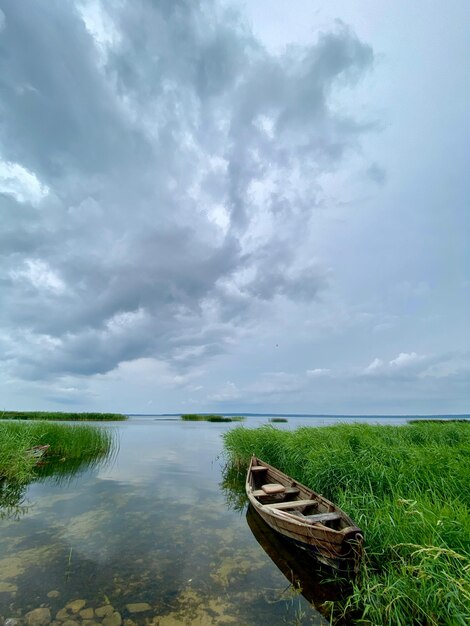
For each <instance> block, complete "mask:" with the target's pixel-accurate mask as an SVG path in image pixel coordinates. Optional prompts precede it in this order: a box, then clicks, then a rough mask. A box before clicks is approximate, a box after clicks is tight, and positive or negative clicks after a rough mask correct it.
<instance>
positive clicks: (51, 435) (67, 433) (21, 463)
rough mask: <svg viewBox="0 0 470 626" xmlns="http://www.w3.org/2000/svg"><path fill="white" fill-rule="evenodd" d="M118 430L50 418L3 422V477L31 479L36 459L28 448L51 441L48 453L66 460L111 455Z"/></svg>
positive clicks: (0, 455) (0, 446) (0, 460)
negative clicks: (62, 421)
mask: <svg viewBox="0 0 470 626" xmlns="http://www.w3.org/2000/svg"><path fill="white" fill-rule="evenodd" d="M113 443H114V434H113V432H112V431H111V430H109V429H107V428H96V427H94V426H88V425H82V424H81V425H73V426H72V425H65V424H51V423H48V422H34V423H19V422H0V477H1V478H6V479H8V480H14V481H16V482H25V481H28V480H30V478H31V477H32V475H33V470H34V466H35V464H36V459H35V458H34V457H33V456H32V455H31V454H29V453H28V450H30V449H31V448H33V447H34V446H38V445H46V444H47V445H49V449H48V452H47V454H48V456H53V457H60V458H63V459H66V460H72V459H93V458H96V457H99V456H105V455H107V454H108V453H109V452H110V450H111V448H112V446H113Z"/></svg>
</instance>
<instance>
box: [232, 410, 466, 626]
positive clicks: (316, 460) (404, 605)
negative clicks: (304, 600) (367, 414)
mask: <svg viewBox="0 0 470 626" xmlns="http://www.w3.org/2000/svg"><path fill="white" fill-rule="evenodd" d="M223 437H224V442H225V449H226V451H227V453H228V455H229V457H230V459H231V460H232V462H233V463H234V464H235V465H238V466H243V465H245V464H246V463H247V461H248V459H249V457H250V456H251V454H253V453H254V454H256V455H257V456H259V457H260V458H262V459H263V460H265V461H267V462H268V463H271V464H272V465H275V466H277V467H279V468H280V469H281V470H282V471H284V472H286V473H287V474H289V475H291V476H293V477H294V478H295V479H297V480H298V481H300V482H302V483H304V484H306V485H308V486H309V487H311V488H313V489H315V490H316V491H318V492H320V493H322V494H323V495H325V496H326V497H327V498H329V499H331V500H333V501H334V502H336V503H337V504H338V505H339V506H340V507H341V508H343V509H344V510H345V511H347V513H348V514H349V515H350V516H351V517H352V518H353V519H354V521H355V522H356V523H357V524H358V526H360V527H361V528H362V529H363V531H364V534H365V539H366V548H367V549H366V558H365V560H364V563H363V566H362V570H361V572H360V575H359V577H358V578H357V580H356V581H355V582H354V584H353V591H352V593H351V594H350V595H349V596H348V597H347V598H346V599H344V600H343V601H342V602H339V603H338V602H337V603H335V606H334V612H335V613H336V615H337V616H339V615H340V614H342V615H344V614H347V615H348V616H349V620H350V621H351V622H352V623H354V622H356V623H368V624H403V625H404V624H406V625H408V624H427V625H437V624H449V625H450V624H466V623H469V621H470V515H469V512H470V487H469V486H470V429H469V428H468V426H467V425H466V424H461V423H447V422H439V423H432V422H431V423H426V424H423V423H419V424H412V425H407V426H371V425H365V424H341V425H336V426H329V427H322V428H311V427H304V428H299V429H297V430H296V431H281V430H277V429H275V428H273V427H271V426H265V427H262V428H257V429H247V428H243V427H239V428H236V429H233V430H231V431H229V432H227V433H225V434H224V435H223Z"/></svg>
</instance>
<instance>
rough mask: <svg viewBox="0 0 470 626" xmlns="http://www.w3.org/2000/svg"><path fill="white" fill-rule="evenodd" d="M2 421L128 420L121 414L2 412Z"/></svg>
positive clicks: (0, 416) (0, 414) (0, 417)
mask: <svg viewBox="0 0 470 626" xmlns="http://www.w3.org/2000/svg"><path fill="white" fill-rule="evenodd" d="M0 419H2V420H54V421H55V420H57V421H61V420H62V421H72V422H75V421H79V422H93V421H97V422H119V421H123V420H126V419H127V415H122V414H121V413H64V412H61V411H52V412H51V411H1V412H0Z"/></svg>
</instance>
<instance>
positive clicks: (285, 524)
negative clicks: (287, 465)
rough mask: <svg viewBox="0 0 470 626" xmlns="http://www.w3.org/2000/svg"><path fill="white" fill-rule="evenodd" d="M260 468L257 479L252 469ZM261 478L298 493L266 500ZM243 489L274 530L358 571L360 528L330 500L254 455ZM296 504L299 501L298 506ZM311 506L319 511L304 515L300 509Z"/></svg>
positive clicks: (344, 567) (321, 558)
mask: <svg viewBox="0 0 470 626" xmlns="http://www.w3.org/2000/svg"><path fill="white" fill-rule="evenodd" d="M262 467H263V468H266V472H261V474H262V477H261V479H259V478H258V476H256V474H255V471H254V470H255V469H256V470H260V469H261V468H262ZM252 468H254V469H253V470H252ZM265 476H266V478H265ZM264 479H266V480H269V481H271V482H272V481H276V483H279V484H281V485H284V486H285V487H286V489H288V490H290V491H295V492H297V493H296V497H295V498H293V499H291V498H288V499H286V498H285V496H282V495H281V497H280V498H276V496H274V497H273V498H269V499H267V497H266V496H265V494H263V493H262V492H261V490H260V489H257V487H259V486H260V484H261V483H262V482H263V480H264ZM246 492H247V495H248V498H249V501H250V503H251V505H252V506H253V509H254V510H255V511H256V513H257V514H258V515H259V516H260V517H261V518H262V519H263V521H264V522H265V523H266V524H267V525H268V526H269V527H270V528H272V529H273V530H274V531H275V532H277V533H279V534H280V535H282V536H283V537H284V538H286V539H288V540H289V541H290V542H293V543H294V544H295V545H296V546H297V547H299V548H301V549H303V550H306V551H307V552H308V553H309V554H311V555H312V556H314V557H315V558H316V559H317V560H318V561H320V562H321V563H323V564H325V565H328V566H329V567H332V568H334V569H339V570H345V571H351V570H353V571H357V570H358V567H359V562H360V560H361V557H362V546H363V536H362V531H361V530H360V529H359V528H358V527H357V526H355V524H354V523H353V521H352V520H351V519H350V518H349V517H348V516H347V515H346V513H344V512H343V511H342V510H341V509H339V508H338V507H337V506H335V505H334V504H333V503H332V502H330V501H329V500H327V499H326V498H324V497H323V496H321V495H320V494H317V493H316V492H314V491H312V490H311V489H309V488H307V487H305V486H304V485H301V484H300V483H297V482H296V481H294V480H292V479H291V478H290V477H289V476H287V475H286V474H283V473H282V472H280V470H278V469H277V468H274V467H272V466H270V465H268V464H267V463H265V462H264V461H261V460H260V459H256V457H254V458H253V459H252V461H251V463H250V468H249V470H248V475H247V482H246ZM260 500H263V501H260ZM296 503H299V504H298V506H297V504H296ZM277 507H278V508H277ZM283 509H285V510H283ZM311 509H314V511H315V512H318V514H317V515H304V514H303V512H300V511H305V512H306V513H310V512H311ZM328 517H330V518H332V519H334V520H335V524H334V526H336V528H335V527H330V526H329V525H328V522H327V521H326V520H327V519H328ZM314 519H318V520H322V521H323V523H322V522H320V521H319V522H316V521H312V520H314Z"/></svg>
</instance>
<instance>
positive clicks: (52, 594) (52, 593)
mask: <svg viewBox="0 0 470 626" xmlns="http://www.w3.org/2000/svg"><path fill="white" fill-rule="evenodd" d="M59 596H60V591H57V589H54V590H53V591H49V593H48V594H47V597H48V598H58V597H59Z"/></svg>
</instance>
